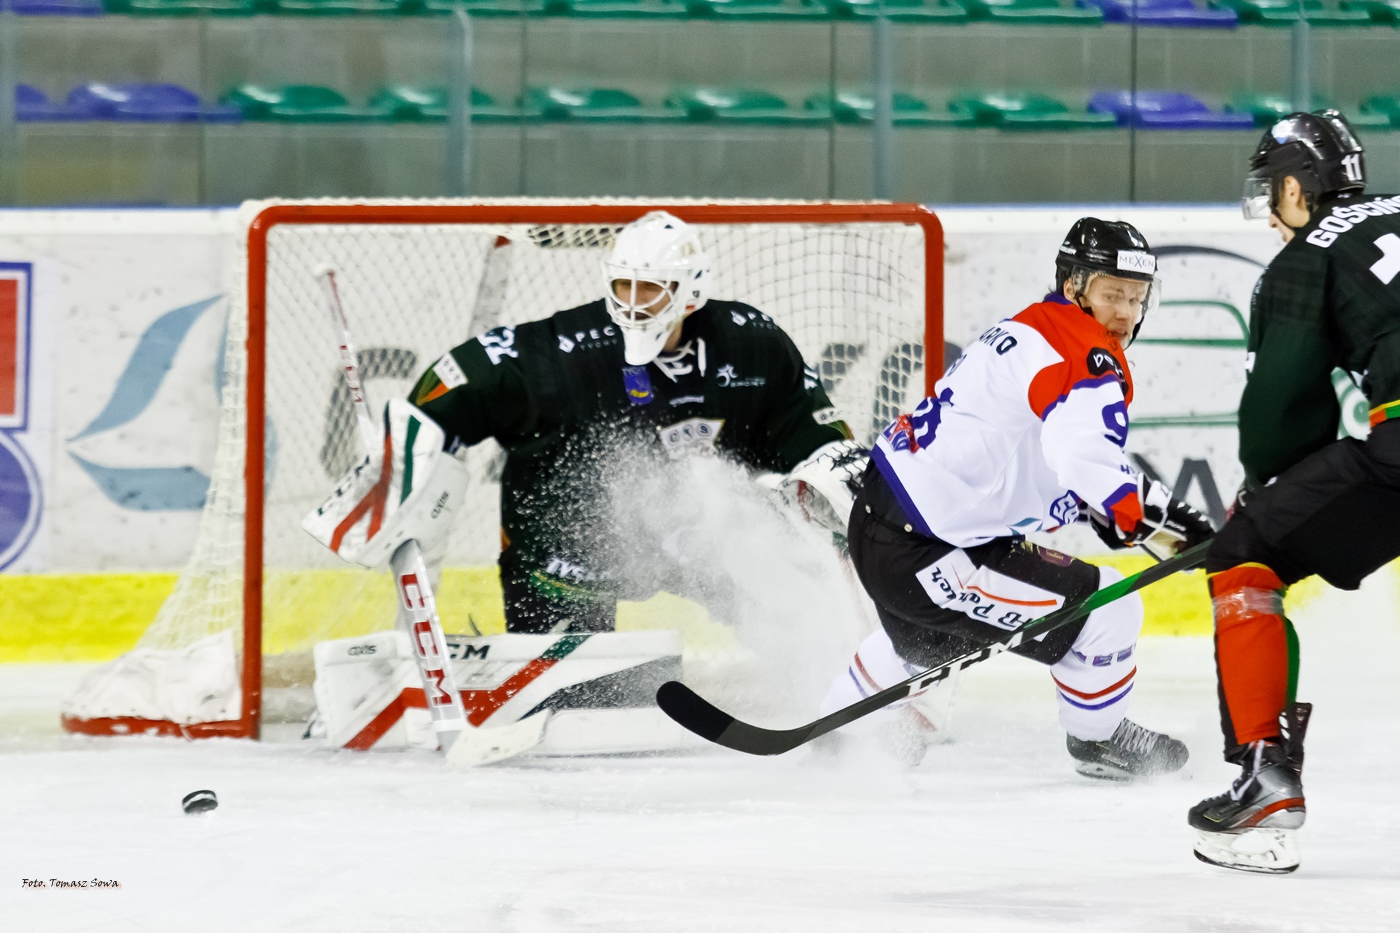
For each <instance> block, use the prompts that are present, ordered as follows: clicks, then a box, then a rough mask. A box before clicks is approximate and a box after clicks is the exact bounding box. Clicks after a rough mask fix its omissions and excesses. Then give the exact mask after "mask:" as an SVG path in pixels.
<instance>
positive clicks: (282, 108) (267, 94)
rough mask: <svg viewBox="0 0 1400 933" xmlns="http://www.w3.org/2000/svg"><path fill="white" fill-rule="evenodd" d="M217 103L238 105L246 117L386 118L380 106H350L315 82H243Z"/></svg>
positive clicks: (316, 120)
mask: <svg viewBox="0 0 1400 933" xmlns="http://www.w3.org/2000/svg"><path fill="white" fill-rule="evenodd" d="M220 103H224V104H233V105H234V106H235V107H238V108H239V109H240V110H242V111H243V119H245V120H262V121H269V120H271V121H281V122H291V123H345V122H350V121H355V120H384V119H389V114H388V112H386V111H385V110H384V109H383V108H367V107H352V106H351V105H350V102H349V101H347V100H346V99H345V96H344V95H343V94H341V93H340V92H339V91H335V90H332V89H331V88H328V87H321V86H320V85H316V84H289V85H287V86H286V87H280V88H266V87H260V86H258V85H256V84H244V85H240V86H239V87H236V88H234V89H233V90H231V91H229V92H228V93H227V94H225V95H224V96H223V97H222V98H221V99H220Z"/></svg>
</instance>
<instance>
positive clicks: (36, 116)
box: [15, 84, 82, 123]
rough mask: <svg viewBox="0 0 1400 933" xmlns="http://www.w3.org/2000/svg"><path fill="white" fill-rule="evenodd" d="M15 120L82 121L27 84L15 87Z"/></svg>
mask: <svg viewBox="0 0 1400 933" xmlns="http://www.w3.org/2000/svg"><path fill="white" fill-rule="evenodd" d="M15 119H16V120H20V121H22V122H26V123H58V122H62V121H68V120H77V119H82V118H81V117H76V116H74V115H73V113H72V112H71V111H69V109H68V108H67V107H65V106H64V105H62V104H55V103H53V102H52V101H50V100H49V97H48V95H47V94H45V93H44V92H43V91H41V90H39V89H38V88H37V87H34V86H32V85H29V84H17V85H15Z"/></svg>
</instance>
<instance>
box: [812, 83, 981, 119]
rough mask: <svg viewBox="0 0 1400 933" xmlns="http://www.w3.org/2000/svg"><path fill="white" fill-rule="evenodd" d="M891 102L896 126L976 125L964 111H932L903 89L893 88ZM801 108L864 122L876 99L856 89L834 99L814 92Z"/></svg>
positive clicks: (872, 112)
mask: <svg viewBox="0 0 1400 933" xmlns="http://www.w3.org/2000/svg"><path fill="white" fill-rule="evenodd" d="M891 103H892V104H893V111H894V112H893V114H892V116H893V118H894V125H895V126H975V125H976V121H975V120H973V119H972V118H971V117H969V116H968V115H967V114H962V113H953V112H952V111H949V110H934V109H933V108H931V107H930V106H929V105H928V104H926V103H925V102H924V101H923V100H921V99H919V98H917V97H915V96H914V95H913V94H906V93H904V92H903V91H895V93H894V99H893V100H892V101H891ZM803 109H805V110H807V111H809V112H812V113H820V114H830V115H831V118H832V119H834V120H835V121H836V122H837V123H851V124H865V123H871V122H873V121H874V119H875V99H874V98H873V97H872V96H871V95H869V94H866V93H864V92H858V91H838V92H837V93H836V98H835V100H833V99H832V98H831V95H829V94H815V95H813V96H812V97H809V98H808V99H807V101H806V103H805V104H804V107H803Z"/></svg>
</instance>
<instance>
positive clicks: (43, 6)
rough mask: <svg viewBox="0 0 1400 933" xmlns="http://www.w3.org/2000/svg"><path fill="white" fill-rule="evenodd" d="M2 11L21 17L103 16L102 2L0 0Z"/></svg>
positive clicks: (90, 0)
mask: <svg viewBox="0 0 1400 933" xmlns="http://www.w3.org/2000/svg"><path fill="white" fill-rule="evenodd" d="M0 10H9V11H10V12H12V13H17V14H19V15H20V16H101V15H102V14H103V13H104V12H106V11H105V10H104V9H103V7H102V0H0Z"/></svg>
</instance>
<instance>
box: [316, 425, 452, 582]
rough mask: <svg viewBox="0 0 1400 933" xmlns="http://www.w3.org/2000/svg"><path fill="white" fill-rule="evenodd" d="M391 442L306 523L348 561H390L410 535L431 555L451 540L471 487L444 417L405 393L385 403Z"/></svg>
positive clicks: (343, 482) (387, 434) (354, 472)
mask: <svg viewBox="0 0 1400 933" xmlns="http://www.w3.org/2000/svg"><path fill="white" fill-rule="evenodd" d="M384 427H385V440H384V443H383V445H382V446H381V447H380V449H378V450H375V451H371V452H370V455H369V456H368V457H366V458H365V459H364V460H361V461H360V463H359V464H357V465H356V466H355V467H354V469H352V470H351V471H350V472H349V473H348V474H347V475H346V476H345V478H344V479H342V480H341V481H340V483H339V484H338V485H337V486H336V488H335V491H334V492H332V493H331V494H330V495H329V496H328V497H327V498H326V500H325V501H324V502H322V503H321V504H320V505H319V506H317V507H316V510H315V511H313V512H311V513H310V514H309V515H307V516H306V518H304V519H302V522H301V527H303V528H305V529H306V530H307V531H308V532H310V534H311V536H312V537H313V538H315V539H316V540H317V541H320V542H321V543H322V544H324V545H325V546H326V547H328V548H330V549H331V550H332V551H334V552H335V553H336V554H337V555H339V556H340V557H341V558H342V559H344V560H346V561H348V562H350V563H352V564H359V565H360V566H362V567H368V568H370V569H371V570H372V569H374V568H376V567H380V566H383V565H384V564H385V563H387V562H388V560H389V558H390V557H392V556H393V553H394V551H395V550H397V549H398V547H399V545H401V544H403V543H404V542H405V541H407V540H409V539H410V538H412V539H414V540H416V541H418V543H419V546H420V547H422V549H423V550H424V552H425V553H432V552H434V551H436V550H437V549H439V548H440V547H441V546H443V545H445V544H446V541H447V534H448V532H449V531H450V530H451V527H452V517H453V516H454V515H455V514H456V513H457V511H458V510H459V509H460V508H461V506H462V502H463V501H464V500H465V498H466V492H467V468H466V466H465V465H464V464H462V463H461V461H459V460H457V458H456V457H453V456H452V455H451V454H449V453H447V452H446V451H445V450H443V447H444V442H445V441H446V434H445V433H444V432H443V430H442V428H441V427H439V426H438V424H437V422H435V421H433V420H432V419H431V418H429V417H428V416H427V415H426V414H424V413H423V412H422V410H420V409H418V408H416V407H414V406H413V405H411V404H410V403H409V402H407V401H404V400H403V399H393V400H391V401H390V402H389V404H388V405H386V406H384Z"/></svg>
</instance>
